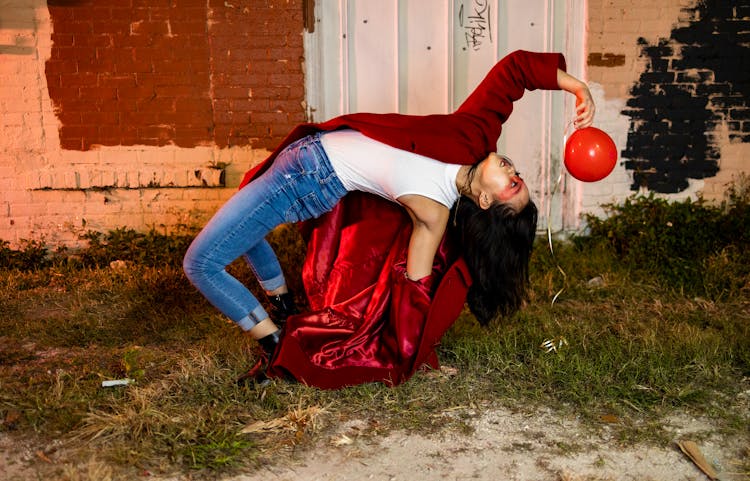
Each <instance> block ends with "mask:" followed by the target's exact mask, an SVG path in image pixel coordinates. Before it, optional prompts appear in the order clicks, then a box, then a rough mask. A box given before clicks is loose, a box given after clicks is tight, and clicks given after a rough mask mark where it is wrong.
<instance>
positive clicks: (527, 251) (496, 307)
mask: <svg viewBox="0 0 750 481" xmlns="http://www.w3.org/2000/svg"><path fill="white" fill-rule="evenodd" d="M453 209H454V212H452V215H453V216H455V217H454V219H455V222H454V227H453V230H454V235H455V237H456V239H457V240H458V242H459V243H460V246H461V254H462V255H463V258H464V260H465V261H466V264H467V266H468V268H469V272H470V273H471V277H472V279H473V284H472V286H471V287H470V288H469V292H468V295H467V302H468V304H469V309H471V312H472V313H473V314H474V315H475V316H476V318H477V321H479V323H480V324H481V325H483V326H486V325H487V324H489V323H490V321H492V320H493V319H495V318H496V317H498V316H499V315H502V316H509V315H511V314H513V313H514V312H516V311H517V310H518V309H520V308H521V306H522V305H523V303H524V302H525V301H526V298H527V290H528V285H529V259H530V258H531V249H532V246H533V244H534V238H535V237H536V224H537V217H538V211H537V208H536V205H534V203H533V202H532V201H531V200H529V202H528V203H527V204H526V206H525V207H524V208H523V209H522V210H521V211H520V212H515V211H514V210H513V208H512V207H511V206H510V205H508V204H502V203H499V202H495V203H494V204H492V205H491V206H490V207H489V208H487V209H482V208H480V207H479V206H477V205H476V204H475V203H474V202H473V201H472V200H471V199H469V198H468V197H464V198H462V199H461V200H460V201H459V202H457V203H456V205H455V206H454V207H453Z"/></svg>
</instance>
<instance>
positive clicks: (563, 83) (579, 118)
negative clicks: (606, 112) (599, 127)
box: [557, 68, 596, 129]
mask: <svg viewBox="0 0 750 481" xmlns="http://www.w3.org/2000/svg"><path fill="white" fill-rule="evenodd" d="M557 85H558V86H559V87H560V88H561V89H563V90H565V91H566V92H570V93H572V94H573V95H575V96H576V118H575V120H574V122H573V125H575V127H576V128H577V129H582V128H585V127H589V126H591V124H592V123H593V122H594V114H595V113H596V106H595V105H594V99H592V98H591V92H590V91H589V87H588V85H586V84H585V83H583V82H582V81H580V80H578V79H577V78H575V77H573V76H572V75H570V74H569V73H567V72H565V71H563V70H560V69H559V68H558V69H557Z"/></svg>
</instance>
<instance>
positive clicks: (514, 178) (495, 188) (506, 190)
mask: <svg viewBox="0 0 750 481" xmlns="http://www.w3.org/2000/svg"><path fill="white" fill-rule="evenodd" d="M476 175H477V181H478V182H479V189H480V207H482V208H486V207H484V206H483V205H482V200H483V199H482V197H481V196H482V195H485V196H486V197H485V200H487V201H490V199H491V201H490V203H492V201H496V202H500V203H503V204H510V205H511V206H512V207H513V210H514V211H516V212H520V211H521V210H522V209H523V208H524V207H526V204H528V203H529V189H528V187H527V186H526V183H525V182H524V181H523V180H522V179H521V177H519V175H518V172H517V171H516V167H515V166H514V165H513V162H512V161H511V160H510V159H509V158H507V157H505V156H503V155H498V154H497V153H495V152H493V153H491V154H490V155H488V156H487V158H486V159H484V160H483V161H482V162H480V163H479V165H478V166H477V174H476Z"/></svg>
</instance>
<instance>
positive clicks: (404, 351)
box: [268, 192, 471, 389]
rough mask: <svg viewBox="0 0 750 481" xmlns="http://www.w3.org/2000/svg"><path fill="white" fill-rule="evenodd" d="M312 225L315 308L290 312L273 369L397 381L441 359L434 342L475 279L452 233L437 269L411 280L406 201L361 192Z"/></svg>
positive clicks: (331, 383) (334, 384)
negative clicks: (398, 202) (403, 204)
mask: <svg viewBox="0 0 750 481" xmlns="http://www.w3.org/2000/svg"><path fill="white" fill-rule="evenodd" d="M307 227H308V228H310V231H309V234H308V235H309V243H308V253H307V257H306V260H305V264H304V267H303V273H302V275H303V280H304V284H305V287H306V289H307V292H306V293H307V295H308V298H309V300H310V304H311V312H309V313H306V314H302V315H297V316H293V317H290V318H289V319H288V320H287V324H286V327H285V332H284V337H283V341H282V343H281V344H280V346H279V349H278V352H277V353H276V356H275V357H274V360H273V361H272V363H271V367H270V368H269V371H268V372H269V374H270V375H275V376H281V375H286V374H291V375H292V376H293V377H295V378H296V379H298V380H299V381H301V382H304V383H306V384H309V385H313V386H318V387H321V388H328V389H333V388H339V387H342V386H347V385H354V384H361V383H364V382H372V381H382V382H385V383H387V384H389V385H396V384H399V383H401V382H403V381H405V380H406V379H408V378H409V377H411V376H412V375H413V374H414V372H415V371H416V370H417V369H419V368H420V367H421V366H423V365H428V366H430V367H433V368H436V367H438V364H437V356H436V355H435V352H434V349H435V347H436V346H437V345H438V342H439V340H440V338H441V337H442V335H443V334H444V333H445V331H446V330H447V329H448V328H449V327H450V326H451V324H452V323H453V321H454V320H455V319H456V317H458V314H459V313H460V312H461V309H462V308H463V305H464V300H465V298H466V291H467V290H468V287H469V285H470V283H471V281H470V277H469V276H468V275H467V274H466V271H465V264H464V263H463V261H458V262H457V258H458V256H457V254H456V249H455V248H454V247H453V246H451V243H450V240H449V239H448V238H446V239H445V240H444V241H443V243H442V244H441V246H440V249H439V250H438V254H437V256H436V259H435V263H434V267H433V274H432V275H430V276H427V277H425V278H423V279H420V280H418V281H412V280H409V279H407V278H406V275H405V273H406V249H407V246H408V242H409V235H410V233H411V220H410V219H409V217H408V216H407V215H406V213H405V212H404V211H403V209H402V208H401V207H399V206H398V205H396V204H393V203H391V202H388V201H386V200H383V199H381V198H379V197H376V196H373V195H369V194H364V193H360V192H353V193H350V194H349V195H347V196H346V197H345V198H344V199H343V200H342V201H341V202H340V203H339V204H338V205H337V206H336V207H335V208H334V210H332V211H331V212H329V213H327V214H326V215H325V216H323V217H321V218H320V219H317V220H316V221H313V222H312V226H311V225H309V224H308V226H307ZM438 281H439V282H438ZM436 286H437V287H436ZM436 289H437V292H440V293H441V294H440V295H441V299H440V301H439V303H438V304H439V306H440V308H438V309H435V308H434V307H433V296H434V294H435V290H436Z"/></svg>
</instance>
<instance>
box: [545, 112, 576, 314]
mask: <svg viewBox="0 0 750 481" xmlns="http://www.w3.org/2000/svg"><path fill="white" fill-rule="evenodd" d="M571 125H573V121H572V120H571V121H569V122H568V124H567V125H566V126H565V130H564V131H563V146H565V144H566V143H567V141H568V129H570V126H571ZM563 172H564V171H563V169H560V175H558V177H557V180H556V181H555V183H554V185H553V186H552V192H551V193H550V196H549V202H547V242H548V244H549V252H550V254H551V255H552V260H553V261H554V262H555V266H557V270H558V271H560V274H562V276H563V285H562V287H561V288H560V290H559V291H557V293H556V294H555V295H554V297H553V298H552V303H551V304H550V307H552V306H554V305H555V301H557V298H558V297H560V294H562V293H563V291H564V290H565V287H566V286H567V280H568V275H567V274H566V273H565V271H564V270H563V268H562V267H561V266H560V262H558V260H557V257H556V256H555V249H554V248H553V247H552V220H551V219H552V199H553V198H554V196H555V194H556V193H557V188H558V187H559V186H560V185H561V183H562V178H563Z"/></svg>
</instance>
